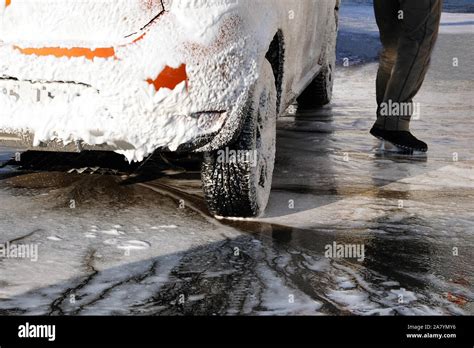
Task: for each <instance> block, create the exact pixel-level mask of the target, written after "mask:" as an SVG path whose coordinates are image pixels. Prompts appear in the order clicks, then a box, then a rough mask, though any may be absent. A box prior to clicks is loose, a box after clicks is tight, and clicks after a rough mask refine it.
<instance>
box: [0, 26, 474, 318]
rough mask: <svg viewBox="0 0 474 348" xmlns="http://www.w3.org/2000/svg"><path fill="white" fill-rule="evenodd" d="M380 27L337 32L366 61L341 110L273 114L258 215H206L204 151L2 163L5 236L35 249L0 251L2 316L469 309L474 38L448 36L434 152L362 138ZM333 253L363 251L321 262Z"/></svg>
mask: <svg viewBox="0 0 474 348" xmlns="http://www.w3.org/2000/svg"><path fill="white" fill-rule="evenodd" d="M373 35H374V34H373V31H371V30H368V31H363V30H362V31H361V30H360V28H358V27H356V26H354V27H353V28H352V29H351V27H344V26H343V27H342V32H341V41H340V47H339V52H340V54H339V60H340V61H343V59H344V58H345V57H346V56H347V57H349V58H350V61H351V62H354V63H355V62H357V63H358V64H356V65H352V66H350V67H343V66H340V67H339V70H338V72H337V77H336V78H337V80H336V81H337V82H336V86H335V96H334V102H333V103H332V105H330V106H328V107H326V108H323V109H321V110H314V111H311V112H305V113H296V114H292V113H291V112H290V113H289V114H288V115H287V116H286V117H284V118H282V119H281V120H280V121H279V124H278V151H277V164H276V169H275V170H276V172H275V179H274V185H273V190H272V196H271V199H270V204H269V207H268V211H267V213H266V215H265V216H264V217H263V218H261V219H258V220H247V221H226V220H215V219H213V218H211V217H210V216H208V213H207V211H206V208H205V204H204V202H203V198H202V193H201V189H200V180H199V172H198V171H197V168H198V162H197V160H196V159H189V158H184V159H183V158H180V159H177V158H172V159H170V158H167V159H163V158H161V157H160V156H156V157H154V158H153V159H152V160H150V161H149V162H147V163H146V164H144V165H143V167H141V168H139V167H138V166H137V165H135V166H132V167H129V166H127V165H125V163H124V162H122V160H121V159H117V157H116V156H114V155H110V154H93V155H82V156H76V157H74V156H62V155H61V156H59V157H58V155H55V156H56V157H54V158H52V157H50V156H48V155H45V154H26V155H23V156H22V161H23V162H22V163H16V164H15V163H13V165H8V166H6V167H4V168H2V169H0V217H1V219H0V242H1V243H4V245H7V244H8V245H29V246H32V250H34V246H37V248H38V249H37V252H38V254H37V260H33V259H36V258H35V257H31V258H14V257H3V258H0V314H32V315H33V314H51V315H63V314H74V315H87V314H94V315H95V314H125V315H129V314H132V315H133V314H144V315H170V314H171V315H182V314H183V315H184V314H187V315H190V314H191V315H214V314H216V315H224V314H252V315H267V314H272V315H297V314H304V315H315V314H326V315H334V314H339V315H351V314H361V315H377V314H381V315H394V314H401V315H416V314H451V315H465V314H471V315H472V314H474V306H473V302H472V301H473V298H474V288H473V281H474V279H473V274H474V265H473V263H472V259H473V258H474V231H473V226H474V214H473V213H472V212H473V211H474V172H473V169H474V145H473V140H474V138H473V136H472V133H473V132H474V124H473V122H472V119H473V108H474V104H473V99H472V96H473V93H474V82H473V81H474V78H473V77H474V76H472V75H473V72H472V69H471V68H469V67H468V66H465V67H464V66H463V65H461V66H460V67H458V68H456V69H457V70H453V68H452V65H450V62H451V60H452V56H455V57H459V58H460V60H461V61H463V59H464V60H469V59H470V60H471V61H472V49H471V48H470V47H472V46H469V45H462V44H459V43H461V42H466V40H467V41H472V40H473V38H474V32H473V33H472V34H469V33H464V34H456V35H454V34H450V33H443V34H442V35H441V38H440V42H439V45H438V49H437V51H436V55H435V57H434V60H433V67H432V72H431V74H430V75H429V78H428V80H427V82H426V84H425V87H424V89H423V91H422V93H421V94H420V95H419V97H418V98H417V101H419V102H420V103H421V105H422V114H421V117H420V119H419V120H416V121H414V123H413V129H414V132H415V133H416V134H417V135H419V136H420V137H422V138H423V139H424V140H427V142H428V143H429V144H430V152H429V154H428V155H427V156H425V157H406V156H402V155H396V154H389V153H383V152H381V151H380V144H379V142H378V141H376V140H375V139H373V138H371V137H370V136H369V135H368V129H370V126H371V125H372V122H373V115H374V113H375V105H374V99H375V91H374V78H375V72H376V64H375V63H373V60H374V58H375V56H376V51H377V44H376V42H375V43H374V40H373ZM461 35H462V36H461ZM354 41H356V42H358V43H360V45H359V46H358V45H354ZM365 44H366V45H367V46H364V48H363V49H361V47H362V46H363V45H365ZM355 46H357V47H358V49H359V51H358V50H357V49H352V48H353V47H355ZM466 65H469V64H466ZM14 153H15V150H14V149H4V148H3V149H0V162H1V161H3V162H5V161H7V160H8V159H10V158H11V156H12V155H13V154H14ZM95 162H100V163H102V164H103V163H107V164H109V165H106V166H105V167H108V168H113V170H111V169H108V170H104V169H98V168H95V167H96V166H97V163H95ZM85 167H89V169H87V170H85V171H84V172H83V169H84V168H85ZM74 169H77V170H74ZM334 243H336V245H357V246H363V247H364V255H363V257H362V258H361V257H359V258H357V257H347V255H344V257H338V255H332V257H327V255H325V252H326V251H327V248H328V246H334ZM30 256H34V255H30ZM359 256H360V255H359Z"/></svg>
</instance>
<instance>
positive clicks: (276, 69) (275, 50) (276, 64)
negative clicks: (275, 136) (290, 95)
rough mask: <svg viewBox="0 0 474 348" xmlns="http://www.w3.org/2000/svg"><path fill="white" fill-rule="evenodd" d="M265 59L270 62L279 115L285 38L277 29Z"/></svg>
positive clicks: (281, 31)
mask: <svg viewBox="0 0 474 348" xmlns="http://www.w3.org/2000/svg"><path fill="white" fill-rule="evenodd" d="M265 58H266V59H267V60H268V61H269V62H270V65H271V66H272V70H273V75H274V77H275V85H276V86H275V87H276V90H277V113H278V114H280V112H281V104H282V100H283V99H282V97H283V78H284V73H285V69H284V67H285V38H284V34H283V30H281V29H279V30H278V31H277V32H276V34H275V36H274V37H273V39H272V42H271V43H270V47H269V49H268V51H267V53H266V55H265Z"/></svg>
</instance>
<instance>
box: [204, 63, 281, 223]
mask: <svg viewBox="0 0 474 348" xmlns="http://www.w3.org/2000/svg"><path fill="white" fill-rule="evenodd" d="M250 95H251V97H250V98H249V99H250V100H249V103H248V105H249V106H248V108H247V110H248V112H247V117H246V120H245V122H244V126H243V129H242V131H241V134H240V135H239V137H238V138H237V140H236V141H235V142H234V143H233V144H231V145H229V146H228V147H227V148H224V149H221V150H218V151H213V152H208V153H205V154H204V161H203V164H202V171H201V172H202V183H203V189H204V195H205V198H206V202H207V205H208V208H209V211H210V212H211V213H212V214H213V215H215V216H220V217H255V216H259V215H261V214H262V213H263V212H264V210H265V207H266V205H267V203H268V198H269V195H270V190H271V184H272V176H273V167H274V163H275V149H276V118H277V90H276V85H275V77H274V75H273V70H272V67H271V65H270V63H269V62H268V61H266V60H265V63H264V66H263V68H262V71H261V74H260V77H259V79H258V81H257V83H256V85H255V87H254V88H253V92H252V93H250ZM233 154H240V155H242V157H239V156H237V158H236V157H235V156H234V157H232V155H233Z"/></svg>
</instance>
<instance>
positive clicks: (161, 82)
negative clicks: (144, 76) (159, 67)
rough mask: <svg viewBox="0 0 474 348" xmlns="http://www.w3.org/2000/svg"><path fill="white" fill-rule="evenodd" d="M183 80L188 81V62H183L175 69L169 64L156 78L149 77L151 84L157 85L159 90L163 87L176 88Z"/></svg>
mask: <svg viewBox="0 0 474 348" xmlns="http://www.w3.org/2000/svg"><path fill="white" fill-rule="evenodd" d="M183 81H186V83H187V81H188V75H187V73H186V64H182V65H181V66H180V67H179V68H177V69H173V68H171V67H169V66H167V67H165V68H164V69H163V71H162V72H161V73H160V74H159V75H158V76H157V77H156V79H154V80H153V79H148V80H146V82H148V83H149V84H150V85H153V86H154V87H155V90H156V91H158V90H160V89H161V88H169V89H175V88H176V86H177V85H179V84H180V83H181V82H183Z"/></svg>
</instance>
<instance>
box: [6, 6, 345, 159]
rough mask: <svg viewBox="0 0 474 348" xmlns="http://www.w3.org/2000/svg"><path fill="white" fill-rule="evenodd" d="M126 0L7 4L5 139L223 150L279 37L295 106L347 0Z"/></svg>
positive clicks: (135, 151) (286, 89) (137, 150)
mask: <svg viewBox="0 0 474 348" xmlns="http://www.w3.org/2000/svg"><path fill="white" fill-rule="evenodd" d="M1 1H3V0H0V2H1ZM121 1H122V0H121ZM121 1H118V2H114V1H109V0H82V1H80V2H74V1H72V0H67V1H59V2H58V1H49V0H12V1H11V3H10V4H9V6H5V5H6V3H5V4H4V6H2V7H0V40H1V41H0V142H3V143H8V144H10V143H15V146H18V145H19V144H27V145H28V146H33V147H40V148H41V149H42V150H44V149H47V148H45V146H46V145H47V146H49V147H50V148H52V149H54V150H61V149H62V150H67V151H70V150H73V151H78V150H79V151H80V150H82V149H88V148H96V147H97V148H101V149H110V150H114V151H117V152H119V153H122V154H124V155H125V156H126V157H127V158H128V159H129V160H130V161H132V160H142V159H143V158H144V156H146V155H148V154H151V153H153V152H154V151H155V150H157V149H163V150H165V149H166V150H171V151H176V150H180V149H190V150H195V151H207V150H212V149H217V148H219V147H222V146H224V145H225V144H226V143H228V142H229V141H231V140H232V138H233V137H234V136H235V134H236V133H237V132H238V131H239V129H240V127H241V124H242V120H243V118H244V116H245V109H246V105H247V104H246V101H247V100H248V96H249V94H250V93H251V91H252V86H253V85H254V84H255V81H256V80H257V79H258V73H259V69H260V67H261V66H262V64H263V61H264V59H265V56H266V53H267V51H268V49H269V47H270V43H271V42H272V40H273V39H274V37H275V35H276V34H277V33H279V32H280V33H281V34H282V37H283V41H284V52H285V54H284V64H283V73H282V87H281V89H282V90H281V105H283V106H288V105H289V103H291V102H292V101H293V100H294V99H295V98H296V97H297V96H298V95H299V94H300V93H301V92H302V91H303V90H304V88H305V87H306V86H307V85H308V84H309V83H310V82H311V80H312V79H313V78H314V76H315V75H316V74H317V73H318V71H319V69H320V68H321V61H320V58H321V55H322V53H323V51H324V49H325V46H326V45H327V44H328V37H330V36H331V35H329V34H330V33H329V32H330V31H334V30H336V29H335V27H334V25H332V24H331V23H332V22H333V20H334V18H333V17H334V8H335V7H336V4H337V2H336V0H318V1H316V0H173V1H162V2H161V1H155V0H134V1H133V0H123V1H125V2H124V4H125V3H127V4H128V5H127V7H124V8H125V11H124V9H123V8H122V9H119V7H120V6H119V5H120V4H121ZM97 2H102V3H101V4H100V6H99V5H98V4H97ZM130 2H132V3H134V4H132V5H130V4H129V3H130ZM49 3H53V4H56V5H54V6H52V7H50V8H49V10H47V11H46V10H40V9H41V8H43V7H41V6H46V7H47V6H50V5H49ZM58 3H60V5H57V4H58ZM77 3H81V5H80V6H82V7H78V8H75V7H74V6H79V5H77ZM104 4H105V5H104ZM104 6H106V7H104ZM105 8H108V9H109V11H105V10H104V9H105ZM33 10H35V11H37V13H36V17H37V18H36V19H35V20H34V21H32V23H28V21H26V20H25V17H28V16H32V15H33V14H32V12H31V11H33ZM68 11H69V12H74V15H72V16H70V18H68V17H67V15H66V13H67V12H68ZM77 11H82V12H84V13H81V14H82V15H83V16H82V17H84V18H88V16H86V15H85V14H89V12H90V13H93V14H94V16H92V17H93V18H91V19H87V20H86V19H81V18H82V17H81V16H80V15H79V14H78V13H77ZM79 13H80V12H79ZM109 13H113V15H112V16H111V17H112V19H111V18H110V14H109ZM48 16H49V17H48ZM61 16H63V17H61ZM64 16H66V19H67V20H66V19H64ZM124 18H126V19H124ZM101 20H102V22H103V23H104V27H103V28H102V29H101V27H100V23H101ZM83 21H84V22H83ZM114 21H115V22H116V23H118V22H120V25H116V27H114V26H113V23H114ZM41 22H43V25H40V23H41ZM81 23H82V24H81ZM13 26H15V29H12V27H13ZM82 26H87V28H85V27H82ZM64 28H67V30H63V29H64ZM114 28H115V29H114ZM134 28H136V29H134ZM126 33H129V34H126ZM108 37H110V39H109V40H108V39H107V38H108ZM331 37H332V36H331ZM329 44H331V45H333V44H334V43H333V42H331V43H329ZM282 109H284V108H282ZM54 144H55V145H54Z"/></svg>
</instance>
